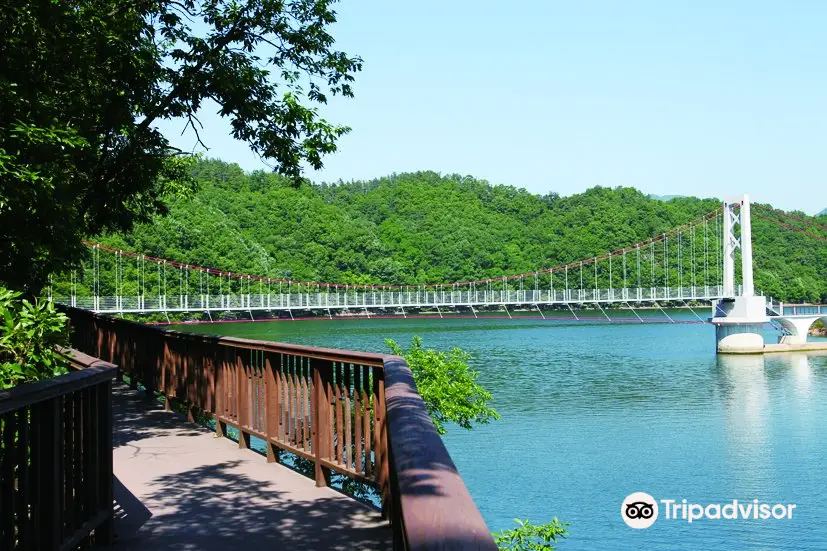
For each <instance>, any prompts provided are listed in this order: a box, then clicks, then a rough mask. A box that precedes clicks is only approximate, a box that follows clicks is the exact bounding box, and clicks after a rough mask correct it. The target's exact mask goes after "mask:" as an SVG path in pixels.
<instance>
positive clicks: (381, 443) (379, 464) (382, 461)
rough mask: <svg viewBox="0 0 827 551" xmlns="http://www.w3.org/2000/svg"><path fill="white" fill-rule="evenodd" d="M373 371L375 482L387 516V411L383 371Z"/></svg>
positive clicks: (383, 510)
mask: <svg viewBox="0 0 827 551" xmlns="http://www.w3.org/2000/svg"><path fill="white" fill-rule="evenodd" d="M373 373H374V381H373V389H374V394H375V396H374V400H375V401H374V404H375V405H374V407H375V408H376V412H375V421H374V427H373V445H374V448H373V449H374V453H375V454H376V470H377V473H376V483H377V485H378V486H379V493H380V495H381V498H382V517H383V518H388V513H389V512H390V511H389V505H390V502H389V498H390V486H389V485H388V473H389V472H390V465H389V464H388V434H387V427H386V425H385V420H386V419H387V412H386V411H385V371H384V369H382V370H379V369H377V370H375V371H374V372H373Z"/></svg>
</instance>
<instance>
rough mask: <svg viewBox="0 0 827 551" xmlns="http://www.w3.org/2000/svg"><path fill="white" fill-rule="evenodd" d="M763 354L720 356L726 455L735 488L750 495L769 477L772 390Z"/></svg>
mask: <svg viewBox="0 0 827 551" xmlns="http://www.w3.org/2000/svg"><path fill="white" fill-rule="evenodd" d="M765 364H766V362H765V357H764V355H763V354H751V355H743V356H742V355H729V354H721V355H718V357H717V365H718V379H719V384H720V387H721V389H722V395H723V406H724V412H725V420H726V427H725V428H726V442H727V444H728V446H729V447H728V449H727V456H728V458H729V460H730V462H731V463H732V467H733V468H732V469H731V473H732V476H733V481H734V482H735V485H736V487H737V488H738V489H739V490H740V491H743V492H745V493H744V494H743V495H750V494H752V492H754V491H756V490H761V489H764V488H765V487H766V482H767V479H768V478H770V477H769V474H770V470H771V467H770V463H771V460H772V456H771V453H770V436H771V434H770V433H771V431H770V428H769V421H768V417H769V414H770V412H769V407H770V389H769V383H768V381H767V374H766V365H765Z"/></svg>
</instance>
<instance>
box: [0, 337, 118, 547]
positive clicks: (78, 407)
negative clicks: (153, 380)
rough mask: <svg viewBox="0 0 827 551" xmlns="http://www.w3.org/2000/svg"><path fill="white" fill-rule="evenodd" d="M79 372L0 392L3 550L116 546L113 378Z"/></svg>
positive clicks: (75, 356)
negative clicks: (113, 475)
mask: <svg viewBox="0 0 827 551" xmlns="http://www.w3.org/2000/svg"><path fill="white" fill-rule="evenodd" d="M69 356H70V361H71V363H72V365H73V367H74V368H75V369H76V371H73V372H72V373H69V374H67V375H62V376H60V377H55V378H54V379H47V380H43V381H38V382H36V383H28V384H23V385H20V386H17V387H14V388H12V389H11V390H8V391H4V392H0V549H2V550H4V551H5V550H7V549H8V550H17V549H32V550H41V549H42V550H49V551H52V550H54V551H57V550H61V551H62V550H69V549H74V548H75V547H77V546H78V545H80V544H83V543H91V540H92V537H93V536H94V543H95V544H108V543H111V540H112V518H113V506H112V498H113V496H112V379H114V378H115V375H116V372H117V368H116V367H115V366H114V365H112V364H109V363H106V362H102V361H100V360H98V359H97V358H91V357H89V356H87V355H85V354H81V353H78V352H75V351H70V354H69Z"/></svg>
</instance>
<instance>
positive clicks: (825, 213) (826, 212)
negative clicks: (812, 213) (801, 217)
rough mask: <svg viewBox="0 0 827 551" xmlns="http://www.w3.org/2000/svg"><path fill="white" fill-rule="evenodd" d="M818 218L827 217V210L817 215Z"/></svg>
mask: <svg viewBox="0 0 827 551" xmlns="http://www.w3.org/2000/svg"><path fill="white" fill-rule="evenodd" d="M816 216H827V209H824V210H823V211H821V212H819V213H818V214H816Z"/></svg>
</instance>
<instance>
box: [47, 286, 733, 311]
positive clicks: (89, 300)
mask: <svg viewBox="0 0 827 551" xmlns="http://www.w3.org/2000/svg"><path fill="white" fill-rule="evenodd" d="M721 294H722V288H721V287H720V286H717V285H716V286H702V287H642V288H637V287H621V288H616V289H589V288H584V289H512V290H488V289H486V290H476V291H474V290H471V291H469V290H463V289H462V288H459V287H458V288H446V289H440V290H426V289H422V288H416V287H412V288H409V289H405V290H385V291H383V290H367V291H363V290H358V291H353V290H348V291H347V292H302V293H273V294H222V295H206V294H195V295H186V294H174V295H173V294H170V295H165V296H164V295H161V296H158V295H142V296H101V297H92V296H86V297H54V300H55V301H56V302H58V303H60V304H64V305H66V306H75V307H78V308H83V309H86V310H93V311H105V312H124V311H125V312H141V311H156V312H163V311H194V312H197V311H205V310H219V311H220V310H285V309H295V310H310V309H322V310H323V309H346V308H347V309H353V308H373V309H375V308H400V307H402V308H405V307H411V308H417V307H439V306H445V307H446V308H447V307H456V306H484V305H498V304H505V305H530V304H561V305H562V304H565V303H590V302H605V303H613V302H629V303H632V302H652V301H686V300H696V299H706V300H709V299H711V298H717V297H720V296H722V295H721Z"/></svg>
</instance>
